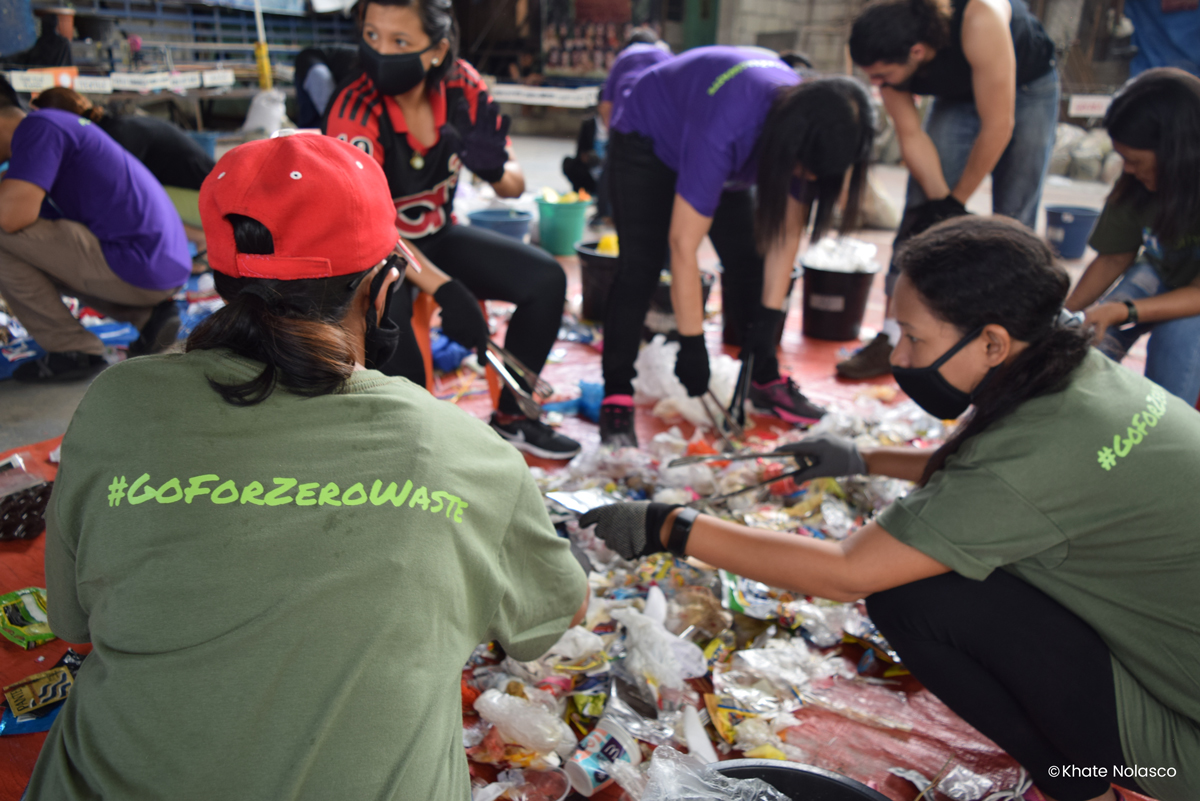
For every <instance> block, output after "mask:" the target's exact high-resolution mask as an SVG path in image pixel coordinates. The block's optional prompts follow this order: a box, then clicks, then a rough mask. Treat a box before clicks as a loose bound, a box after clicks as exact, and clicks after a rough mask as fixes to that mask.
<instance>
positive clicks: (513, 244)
mask: <svg viewBox="0 0 1200 801" xmlns="http://www.w3.org/2000/svg"><path fill="white" fill-rule="evenodd" d="M358 22H359V25H360V27H361V32H362V39H361V40H360V42H359V59H360V61H361V69H360V70H357V71H355V73H354V74H352V75H351V76H350V77H349V78H348V79H347V80H346V81H344V82H343V83H342V85H341V86H340V87H339V89H338V91H337V92H336V93H335V94H334V98H333V102H331V103H330V104H329V107H328V109H327V110H326V112H325V119H324V121H323V124H322V128H323V129H324V131H325V132H326V133H327V134H329V135H330V136H336V137H337V138H339V139H342V140H344V141H347V142H349V143H350V144H352V145H355V146H357V147H359V148H360V149H361V150H362V151H363V152H364V153H366V154H367V155H368V156H369V157H371V158H373V159H374V160H375V161H376V162H377V163H378V164H379V166H381V167H382V168H383V171H384V174H385V175H387V180H388V186H389V188H390V189H391V193H392V194H391V196H392V201H393V203H394V204H395V217H396V226H397V228H399V230H400V233H401V234H402V235H403V236H404V238H405V239H406V240H408V241H409V242H410V243H415V244H416V245H417V246H419V248H420V250H419V251H418V256H419V257H424V258H428V259H429V260H430V261H431V262H432V263H433V264H436V265H437V267H440V268H441V269H440V270H438V269H437V268H433V269H430V270H428V271H427V272H426V273H425V275H423V276H422V277H420V278H419V279H418V280H417V281H416V282H415V283H417V285H418V286H419V287H420V288H421V289H422V290H423V291H425V292H429V293H430V294H432V295H433V297H434V299H435V300H436V301H437V302H438V304H439V305H440V306H441V307H442V328H443V331H444V332H445V333H446V335H447V336H448V337H450V339H452V340H454V341H456V342H458V343H459V344H461V345H463V346H465V347H468V348H475V349H476V350H477V351H478V350H479V348H481V347H484V346H485V344H484V343H485V342H486V339H487V336H488V332H487V322H486V321H485V320H484V319H483V316H482V315H481V314H480V312H479V302H478V301H477V300H476V298H482V299H485V300H503V301H507V302H509V303H515V304H516V306H517V308H516V311H515V312H514V313H513V316H512V320H511V322H510V323H509V326H508V333H507V334H506V336H505V342H504V345H505V347H506V348H507V349H508V350H509V351H511V352H512V354H513V355H514V356H516V357H517V358H518V359H520V360H521V362H522V363H523V364H525V365H528V366H529V367H530V368H531V369H532V370H534V371H540V370H541V369H542V365H543V364H545V362H546V357H547V356H548V355H549V354H550V349H551V348H552V347H553V346H554V340H555V338H556V337H557V336H558V329H559V326H560V325H561V322H562V308H563V301H564V299H565V298H566V292H567V280H566V276H565V274H564V273H563V270H562V268H561V267H560V266H559V264H558V262H556V261H555V260H554V258H553V257H552V256H550V255H549V254H547V253H545V252H544V251H542V250H539V249H538V248H535V247H531V246H529V245H526V244H525V243H524V242H521V241H519V240H516V239H513V238H511V237H507V236H504V235H502V234H498V233H496V232H494V231H490V230H486V229H484V228H480V227H472V226H460V225H456V224H455V222H454V217H453V207H454V192H455V187H456V186H457V184H458V179H459V174H460V171H461V169H462V168H463V167H464V166H465V167H466V168H467V169H469V170H470V171H471V172H472V173H474V174H475V175H477V176H479V177H480V178H482V179H483V180H484V181H487V182H488V183H490V184H491V185H492V187H493V188H494V189H495V190H496V194H497V195H498V196H499V197H517V196H519V195H520V194H521V193H522V192H523V191H524V190H525V178H524V176H523V175H522V174H521V169H520V167H519V166H518V164H517V162H516V161H515V160H514V159H513V156H512V151H511V149H510V148H509V143H508V136H507V134H508V125H509V119H508V118H507V117H505V116H504V115H502V114H500V106H499V105H498V104H497V103H496V102H495V101H494V100H492V98H491V97H490V96H489V95H488V92H487V87H486V85H485V84H484V82H483V79H482V78H480V77H479V73H477V72H476V71H475V68H474V67H472V66H471V65H470V64H468V63H467V62H466V61H463V60H462V59H459V58H457V57H456V51H457V49H458V25H457V23H456V21H455V17H454V9H453V7H452V6H451V3H450V0H361V2H360V3H359V4H358ZM426 266H429V267H432V264H429V263H427V265H426ZM442 270H444V271H445V272H442ZM408 300H409V299H408V297H407V296H402V297H399V298H397V303H396V306H395V308H394V309H393V310H392V316H393V318H395V319H396V320H397V321H398V322H399V323H400V327H401V330H402V334H403V338H402V341H401V345H400V348H399V349H398V351H397V353H396V355H395V357H393V359H392V360H390V361H389V362H388V363H387V364H385V365H383V367H382V369H383V371H384V372H385V373H387V374H389V375H403V376H405V377H406V378H409V379H410V380H412V381H414V382H417V383H420V382H421V381H423V380H424V374H425V372H424V371H425V368H424V364H423V362H422V360H421V356H420V353H419V351H418V350H417V348H416V341H415V339H413V338H412V337H410V336H407V329H408V328H409V320H411V317H412V314H411V308H410V306H409V304H408ZM479 353H480V356H482V355H483V354H482V351H479ZM527 389H528V387H527ZM491 423H492V427H493V428H495V429H496V431H497V432H498V433H499V434H500V435H501V436H502V437H504V438H505V439H507V440H508V441H509V442H511V443H512V444H513V445H514V446H515V447H517V448H520V449H521V450H524V451H527V452H529V453H532V454H533V455H535V456H541V457H543V458H547V459H569V458H571V457H572V456H574V455H575V454H576V453H578V452H579V443H578V442H575V441H574V440H572V439H568V438H567V437H564V436H562V435H561V434H557V433H555V432H554V430H553V429H551V428H550V427H549V426H547V425H545V424H543V423H541V422H540V421H538V420H530V419H528V418H526V417H525V415H523V414H522V413H521V409H520V407H519V406H518V405H517V399H516V398H515V397H514V396H513V394H512V393H511V392H510V391H509V390H508V389H505V390H504V392H503V393H502V394H501V396H500V402H499V405H498V408H497V410H496V414H495V415H493V417H492V421H491Z"/></svg>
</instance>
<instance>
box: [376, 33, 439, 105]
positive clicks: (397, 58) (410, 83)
mask: <svg viewBox="0 0 1200 801" xmlns="http://www.w3.org/2000/svg"><path fill="white" fill-rule="evenodd" d="M432 49H433V45H430V46H429V47H427V48H425V49H424V50H420V51H418V52H416V53H400V54H399V55H392V56H385V55H383V54H382V53H379V52H377V51H376V50H375V48H373V47H371V46H370V45H369V44H367V42H366V40H362V41H360V42H359V43H358V55H359V58H361V59H362V65H363V70H364V71H365V72H366V73H367V77H368V78H370V79H371V83H373V84H375V88H376V89H378V90H379V91H380V92H383V93H384V94H385V95H402V94H404V93H405V92H408V91H409V90H411V89H412V88H413V87H415V86H417V85H419V84H420V83H421V81H423V80H425V65H424V64H422V63H421V54H422V53H427V52H429V51H430V50H432Z"/></svg>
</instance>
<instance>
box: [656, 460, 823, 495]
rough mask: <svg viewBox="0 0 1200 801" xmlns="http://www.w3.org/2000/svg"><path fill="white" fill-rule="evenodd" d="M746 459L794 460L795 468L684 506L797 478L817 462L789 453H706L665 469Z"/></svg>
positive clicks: (739, 493)
mask: <svg viewBox="0 0 1200 801" xmlns="http://www.w3.org/2000/svg"><path fill="white" fill-rule="evenodd" d="M746 459H794V460H795V461H796V465H797V468H796V469H795V470H793V471H791V472H790V473H784V474H783V475H779V476H775V478H768V479H767V480H766V481H760V482H758V483H757V484H750V485H749V486H746V487H742V488H741V489H739V490H734V491H733V492H726V493H725V494H724V495H713V496H711V497H708V498H697V499H696V500H694V501H692V502H691V503H689V504H686V505H687V506H693V505H705V504H716V503H720V502H721V501H724V500H726V499H728V498H732V497H734V496H735V495H741V494H742V493H745V492H750V491H751V490H756V489H759V488H761V487H765V486H767V485H768V484H774V483H775V482H776V481H785V480H787V479H789V478H797V477H799V475H800V474H801V473H803V472H804V471H806V470H808V469H809V468H810V467H813V466H814V465H816V463H817V460H816V459H814V458H813V457H811V456H807V455H803V454H797V453H793V452H791V451H768V452H766V453H752V452H743V453H734V454H729V453H706V454H699V455H696V456H683V457H680V458H679V459H675V460H674V461H672V462H670V463H669V464H668V465H667V467H669V468H670V467H684V466H686V465H689V464H699V463H701V462H740V461H744V460H746Z"/></svg>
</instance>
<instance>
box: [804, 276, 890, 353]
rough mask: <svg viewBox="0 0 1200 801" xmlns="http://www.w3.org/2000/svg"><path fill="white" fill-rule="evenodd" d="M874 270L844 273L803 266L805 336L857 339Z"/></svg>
mask: <svg viewBox="0 0 1200 801" xmlns="http://www.w3.org/2000/svg"><path fill="white" fill-rule="evenodd" d="M874 280H875V273H847V272H837V271H834V270H819V269H817V268H815V267H805V268H804V314H803V319H804V325H803V328H802V330H803V332H804V336H806V337H813V338H814V339H832V340H834V341H837V342H844V341H846V340H850V339H858V329H859V328H860V327H861V326H862V321H863V315H864V314H865V313H866V311H867V298H868V297H869V296H870V294H871V283H872V282H873V281H874Z"/></svg>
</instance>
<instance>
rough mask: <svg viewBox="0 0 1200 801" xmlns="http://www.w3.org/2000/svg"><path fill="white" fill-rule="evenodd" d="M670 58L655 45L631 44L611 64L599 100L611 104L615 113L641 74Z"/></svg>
mask: <svg viewBox="0 0 1200 801" xmlns="http://www.w3.org/2000/svg"><path fill="white" fill-rule="evenodd" d="M671 57H672V56H671V54H670V53H669V52H667V51H666V50H662V49H661V48H659V47H658V46H657V45H652V44H642V43H640V42H639V43H638V44H631V45H630V46H629V47H627V48H625V49H624V50H622V51H621V54H620V55H619V56H617V60H616V61H614V62H613V65H612V69H610V70H609V71H608V78H606V79H605V81H604V88H602V89H601V90H600V99H601V100H607V101H609V102H610V103H612V104H613V111H614V113H615V112H616V105H617V104H618V103H620V102H621V100H622V99H623V98H624V97H625V95H626V94H628V92H629V88H630V87H631V86H633V84H634V82H635V81H636V80H637V79H638V78H639V77H640V76H641V74H642V73H643V72H645V71H646V70H648V69H649V68H651V67H653V66H654V65H655V64H658V63H660V62H663V61H666V60H667V59H669V58H671Z"/></svg>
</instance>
